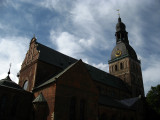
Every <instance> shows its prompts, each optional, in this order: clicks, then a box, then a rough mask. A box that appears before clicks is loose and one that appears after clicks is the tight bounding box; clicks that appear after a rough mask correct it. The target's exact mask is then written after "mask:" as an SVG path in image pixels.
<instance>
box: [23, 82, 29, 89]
mask: <svg viewBox="0 0 160 120" xmlns="http://www.w3.org/2000/svg"><path fill="white" fill-rule="evenodd" d="M27 88H28V80H26V81H25V82H24V84H23V89H24V90H27Z"/></svg>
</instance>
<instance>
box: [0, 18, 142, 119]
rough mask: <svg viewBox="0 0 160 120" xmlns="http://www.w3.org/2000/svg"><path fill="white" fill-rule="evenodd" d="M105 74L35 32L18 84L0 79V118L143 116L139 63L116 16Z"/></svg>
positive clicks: (136, 117)
mask: <svg viewBox="0 0 160 120" xmlns="http://www.w3.org/2000/svg"><path fill="white" fill-rule="evenodd" d="M115 36H116V45H115V47H114V48H113V50H112V53H111V59H110V60H109V61H108V64H109V73H107V72H104V71H102V70H100V69H98V68H95V67H93V66H91V65H89V64H86V63H84V62H83V61H82V60H77V59H74V58H72V57H69V56H67V55H64V54H63V53H60V52H58V51H55V50H53V49H51V48H49V47H47V46H45V45H43V44H41V43H39V42H37V39H36V38H35V37H33V38H32V39H31V41H30V45H29V49H28V51H27V53H26V56H25V59H24V61H23V63H22V65H21V70H20V74H19V83H18V84H16V83H14V82H13V81H12V80H11V79H10V77H9V74H10V71H9V73H8V76H7V77H6V78H4V79H2V80H0V120H10V119H12V120H143V119H145V109H144V88H143V79H142V71H141V62H140V60H138V58H137V54H136V52H135V50H134V49H133V48H132V47H131V46H130V44H129V40H128V32H127V31H126V26H125V24H124V23H123V22H122V21H121V18H120V17H119V18H118V23H117V25H116V33H115Z"/></svg>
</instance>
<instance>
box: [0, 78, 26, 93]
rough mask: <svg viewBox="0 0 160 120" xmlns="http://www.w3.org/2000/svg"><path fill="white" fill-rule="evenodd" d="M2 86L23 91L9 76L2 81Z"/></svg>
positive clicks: (0, 81)
mask: <svg viewBox="0 0 160 120" xmlns="http://www.w3.org/2000/svg"><path fill="white" fill-rule="evenodd" d="M0 86H4V87H9V88H14V89H18V90H23V89H22V87H21V86H19V85H18V84H16V83H15V82H13V81H12V80H11V78H10V77H9V75H8V76H7V77H6V78H4V79H2V80H0Z"/></svg>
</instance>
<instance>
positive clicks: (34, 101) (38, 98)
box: [33, 93, 47, 103]
mask: <svg viewBox="0 0 160 120" xmlns="http://www.w3.org/2000/svg"><path fill="white" fill-rule="evenodd" d="M46 102H47V101H46V99H45V98H44V96H43V94H42V93H40V94H39V95H38V96H37V97H36V98H35V99H34V100H33V103H46Z"/></svg>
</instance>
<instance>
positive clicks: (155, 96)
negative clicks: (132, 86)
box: [146, 85, 160, 114]
mask: <svg viewBox="0 0 160 120" xmlns="http://www.w3.org/2000/svg"><path fill="white" fill-rule="evenodd" d="M146 98H147V99H146V100H147V102H148V104H149V105H150V106H151V107H152V108H153V109H154V110H155V111H156V112H157V113H158V114H160V85H157V86H156V87H151V90H150V91H149V92H148V93H147V96H146Z"/></svg>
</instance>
